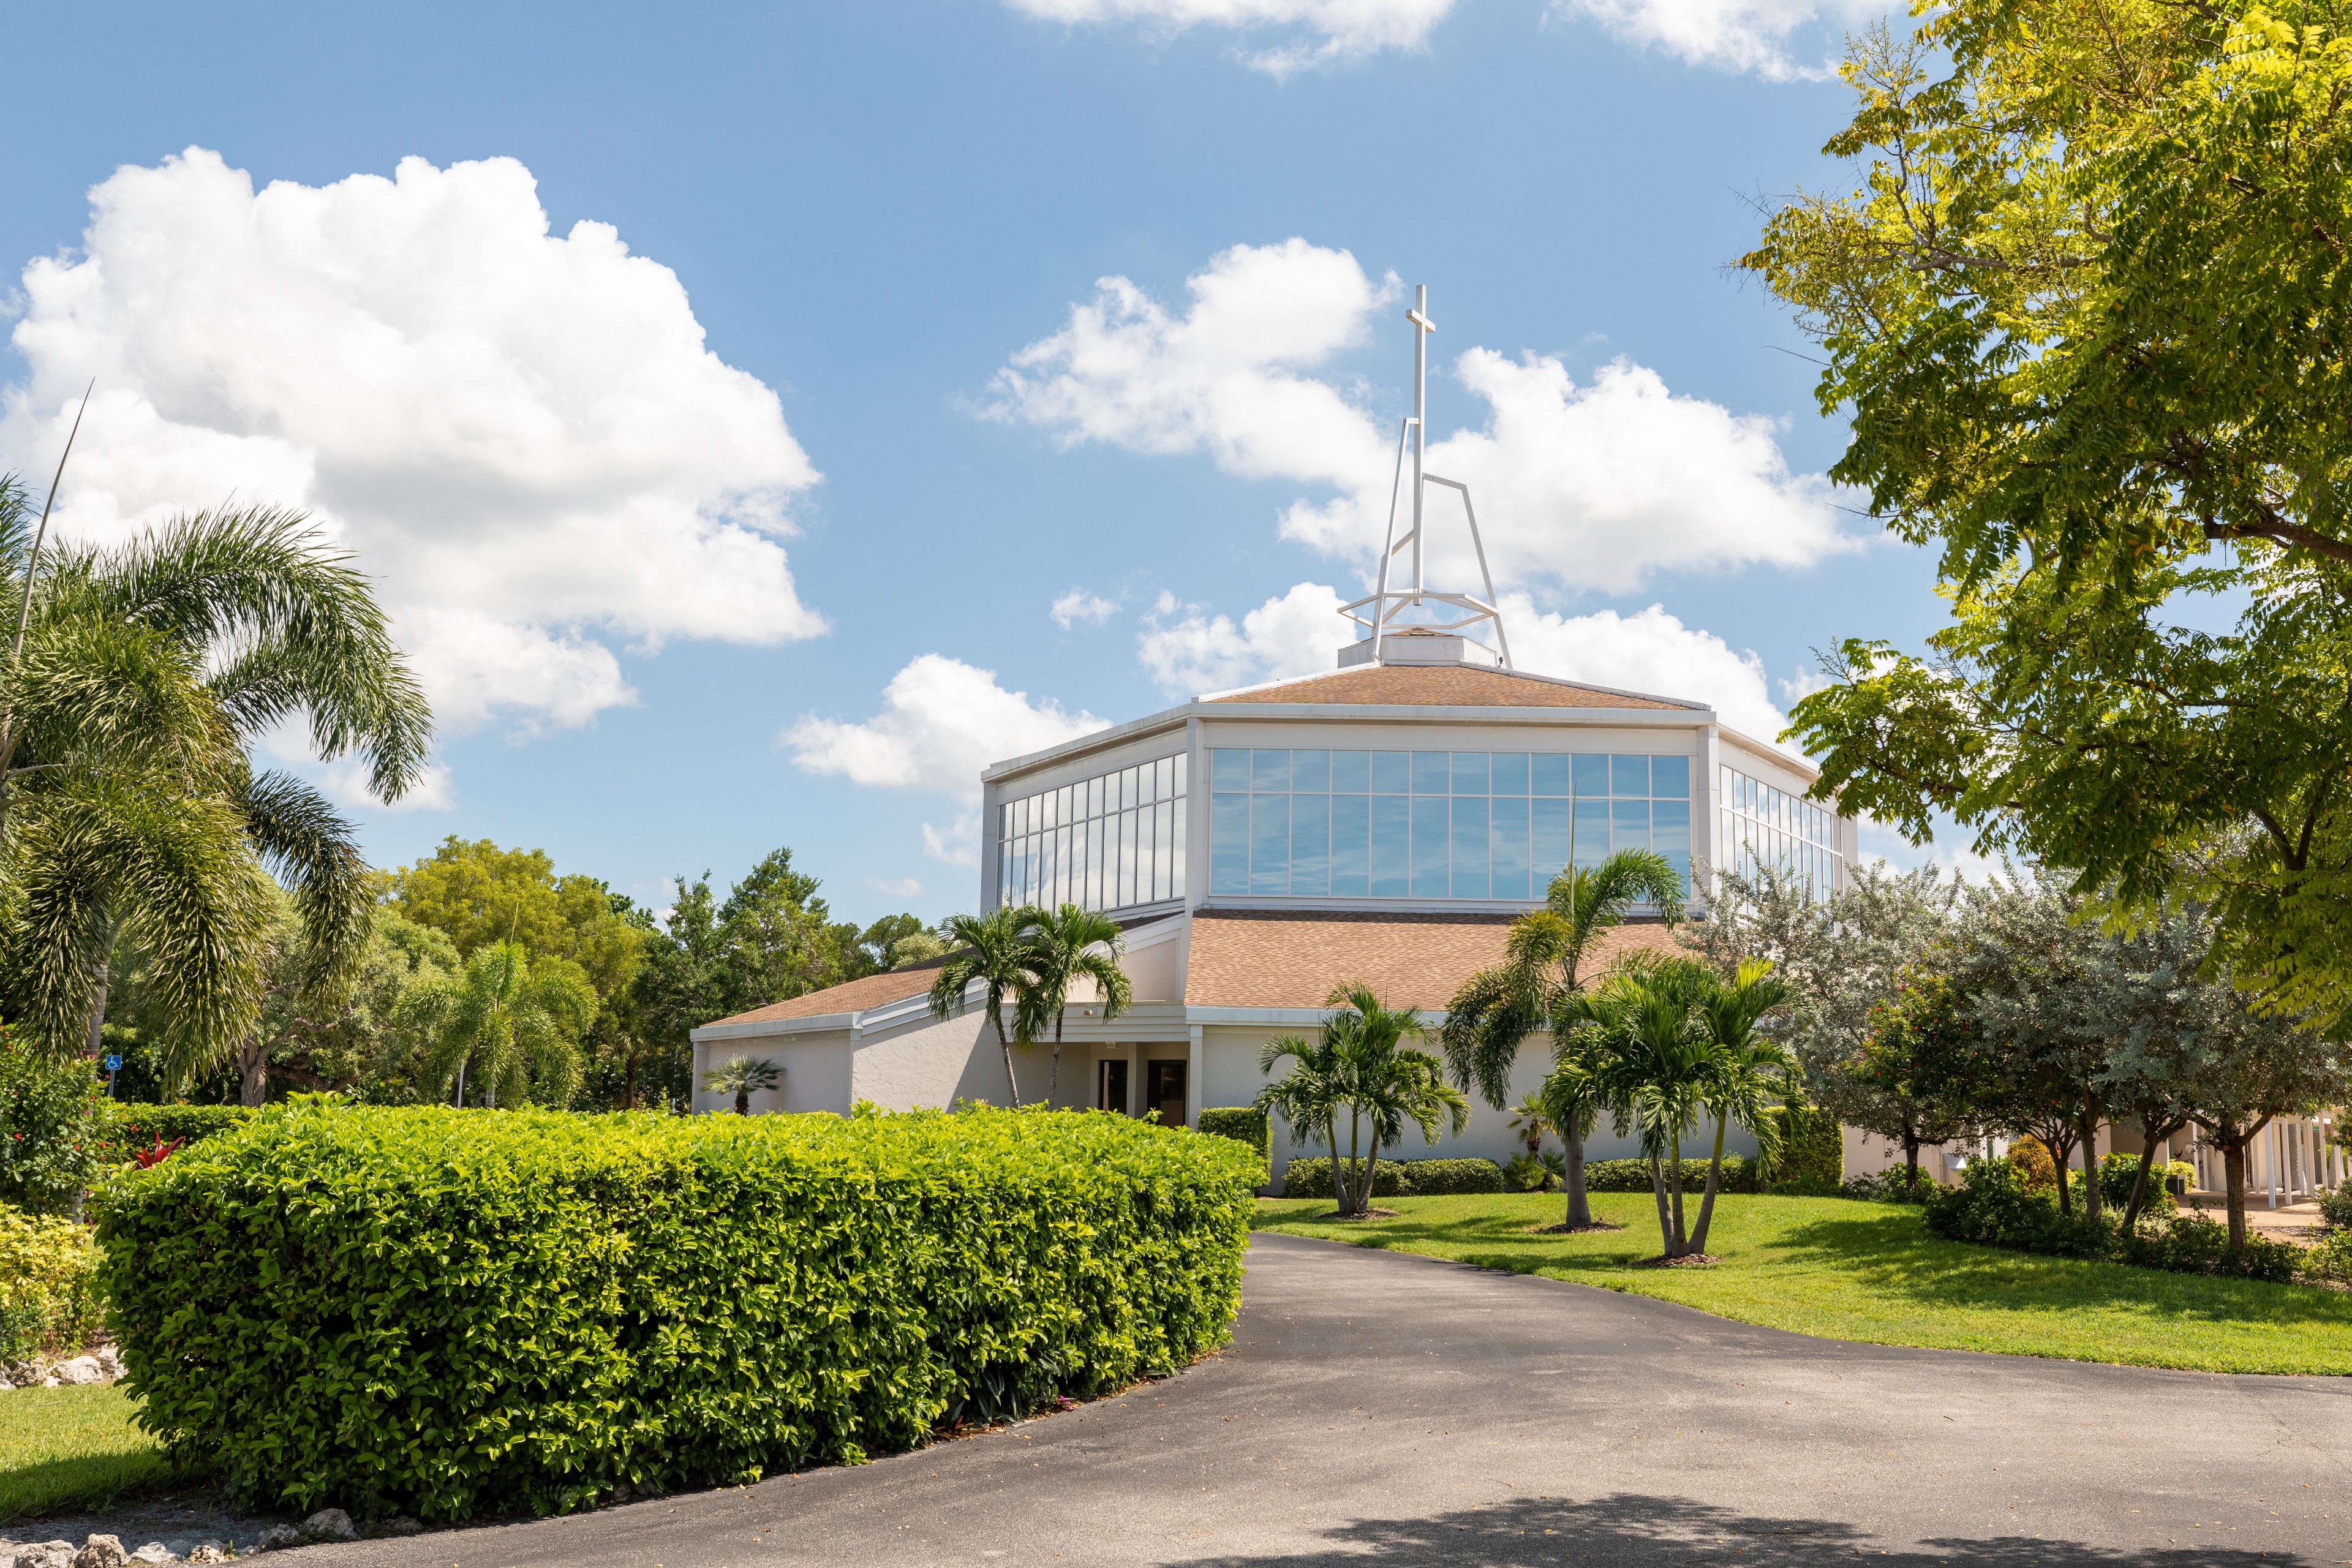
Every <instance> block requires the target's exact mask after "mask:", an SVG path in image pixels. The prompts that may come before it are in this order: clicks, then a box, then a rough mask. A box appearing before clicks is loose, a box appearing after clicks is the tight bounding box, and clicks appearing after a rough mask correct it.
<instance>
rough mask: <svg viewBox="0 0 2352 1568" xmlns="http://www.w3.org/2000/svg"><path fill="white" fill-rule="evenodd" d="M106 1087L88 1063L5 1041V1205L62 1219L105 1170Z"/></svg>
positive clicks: (0, 1122)
mask: <svg viewBox="0 0 2352 1568" xmlns="http://www.w3.org/2000/svg"><path fill="white" fill-rule="evenodd" d="M104 1092H105V1091H104V1088H103V1086H102V1085H101V1084H100V1083H99V1082H98V1081H97V1080H96V1079H93V1078H92V1077H91V1076H90V1064H89V1061H87V1060H86V1059H68V1060H64V1061H59V1060H58V1059H57V1058H53V1057H51V1056H49V1055H47V1053H46V1052H43V1051H39V1050H36V1049H34V1048H33V1047H29V1046H27V1045H26V1044H25V1043H24V1042H22V1041H21V1040H16V1039H6V1040H0V1204H7V1205H13V1206H15V1207H16V1208H21V1209H25V1210H27V1211H29V1212H31V1213H34V1214H63V1213H65V1212H66V1211H67V1210H68V1208H70V1207H71V1206H72V1205H73V1201H74V1199H75V1197H76V1196H77V1195H78V1194H79V1193H80V1192H81V1190H82V1189H83V1188H84V1187H87V1186H88V1185H89V1184H90V1183H91V1181H93V1180H94V1179H95V1178H96V1176H97V1174H98V1169H99V1153H100V1149H99V1144H100V1136H99V1123H98V1107H99V1105H100V1103H101V1099H102V1096H103V1094H104Z"/></svg>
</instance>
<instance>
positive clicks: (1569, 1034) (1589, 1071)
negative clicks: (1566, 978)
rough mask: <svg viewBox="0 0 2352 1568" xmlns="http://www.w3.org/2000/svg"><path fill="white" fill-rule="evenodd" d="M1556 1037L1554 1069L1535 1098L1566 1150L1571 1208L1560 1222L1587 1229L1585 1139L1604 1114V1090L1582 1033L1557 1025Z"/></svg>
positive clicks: (1565, 1177)
mask: <svg viewBox="0 0 2352 1568" xmlns="http://www.w3.org/2000/svg"><path fill="white" fill-rule="evenodd" d="M1554 1037H1555V1038H1556V1039H1557V1040H1558V1041H1559V1044H1558V1046H1557V1047H1554V1050H1553V1053H1552V1063H1551V1071H1550V1072H1549V1074H1547V1075H1546V1076H1545V1078H1544V1081H1543V1087H1542V1088H1541V1089H1538V1090H1537V1091H1536V1099H1537V1103H1538V1104H1540V1105H1541V1106H1542V1107H1543V1110H1544V1120H1545V1121H1549V1123H1550V1124H1551V1128H1552V1131H1556V1132H1558V1133H1559V1141H1560V1142H1561V1143H1562V1144H1563V1145H1565V1146H1566V1149H1567V1155H1566V1158H1565V1159H1564V1160H1563V1161H1562V1162H1561V1163H1562V1166H1563V1169H1562V1171H1561V1173H1560V1181H1561V1184H1563V1185H1564V1186H1566V1187H1567V1188H1568V1213H1567V1215H1565V1216H1563V1217H1562V1218H1561V1220H1560V1225H1561V1226H1562V1228H1564V1229H1568V1230H1589V1229H1591V1227H1592V1224H1593V1220H1592V1201H1591V1198H1590V1197H1589V1196H1588V1195H1587V1194H1586V1193H1585V1190H1584V1141H1585V1140H1586V1139H1588V1138H1590V1137H1591V1136H1592V1126H1593V1123H1594V1122H1596V1121H1600V1119H1601V1110H1603V1109H1604V1108H1605V1106H1604V1099H1605V1095H1604V1090H1603V1088H1602V1085H1601V1077H1600V1074H1599V1073H1598V1072H1597V1071H1596V1070H1595V1063H1594V1062H1593V1061H1592V1059H1591V1055H1590V1053H1589V1052H1588V1051H1587V1050H1586V1049H1585V1045H1584V1041H1583V1040H1582V1038H1581V1037H1580V1036H1578V1035H1577V1034H1576V1033H1575V1032H1574V1031H1573V1030H1570V1029H1558V1030H1556V1031H1555V1034H1554Z"/></svg>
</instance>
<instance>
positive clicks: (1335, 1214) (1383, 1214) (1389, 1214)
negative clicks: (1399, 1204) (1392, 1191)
mask: <svg viewBox="0 0 2352 1568" xmlns="http://www.w3.org/2000/svg"><path fill="white" fill-rule="evenodd" d="M1397 1213H1398V1211H1397V1210H1395V1209H1382V1208H1370V1209H1366V1210H1365V1211H1364V1212H1363V1213H1361V1214H1341V1213H1340V1212H1339V1210H1338V1209H1333V1210H1332V1211H1331V1212H1330V1213H1329V1214H1318V1215H1316V1216H1315V1217H1316V1218H1317V1219H1318V1220H1326V1219H1394V1218H1396V1216H1397Z"/></svg>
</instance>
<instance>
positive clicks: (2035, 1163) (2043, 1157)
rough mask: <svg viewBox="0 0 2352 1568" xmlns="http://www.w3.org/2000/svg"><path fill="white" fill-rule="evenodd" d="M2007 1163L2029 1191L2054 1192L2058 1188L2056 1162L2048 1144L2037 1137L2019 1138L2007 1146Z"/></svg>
mask: <svg viewBox="0 0 2352 1568" xmlns="http://www.w3.org/2000/svg"><path fill="white" fill-rule="evenodd" d="M2007 1157H2008V1160H2009V1163H2010V1166H2011V1169H2013V1170H2014V1171H2015V1172H2016V1173H2017V1179H2018V1180H2019V1181H2021V1182H2022V1183H2023V1184H2024V1185H2025V1190H2026V1191H2027V1192H2029V1193H2054V1192H2056V1191H2057V1190H2058V1163H2057V1162H2056V1161H2055V1160H2053V1159H2052V1158H2051V1157H2050V1145H2048V1144H2047V1143H2044V1142H2042V1140H2041V1139H2039V1138H2030V1137H2029V1138H2020V1139H2018V1140H2017V1141H2016V1142H2012V1143H2011V1144H2010V1146H2009V1154H2008V1156H2007Z"/></svg>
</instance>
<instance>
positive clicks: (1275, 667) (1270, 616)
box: [1135, 583, 1355, 697]
mask: <svg viewBox="0 0 2352 1568" xmlns="http://www.w3.org/2000/svg"><path fill="white" fill-rule="evenodd" d="M1339 604H1340V599H1339V593H1338V591H1337V590H1336V589H1333V588H1329V587H1327V586H1325V585H1324V584H1320V583H1301V584H1298V585H1297V587H1295V588H1293V589H1291V590H1290V592H1289V593H1287V594H1285V595H1283V596H1282V597H1280V598H1278V599H1268V600H1267V601H1266V602H1265V604H1263V605H1259V606H1258V607H1257V608H1256V609H1255V610H1252V611H1250V612H1249V613H1248V614H1247V615H1244V616H1243V617H1242V621H1241V625H1239V626H1235V625H1234V621H1233V617H1232V616H1220V615H1215V614H1213V613H1212V612H1211V610H1210V608H1209V606H1207V605H1187V604H1181V603H1180V602H1179V601H1178V600H1177V598H1176V596H1175V595H1173V594H1162V595H1160V602H1159V603H1158V604H1157V605H1153V606H1152V608H1151V611H1150V614H1149V615H1147V616H1145V617H1144V623H1143V631H1142V633H1141V634H1140V635H1139V636H1138V637H1137V638H1136V639H1135V646H1136V652H1137V655H1138V656H1139V658H1141V659H1142V661H1143V669H1144V673H1145V674H1147V675H1149V676H1150V678H1151V680H1152V683H1153V684H1154V685H1156V686H1158V687H1159V688H1160V689H1161V690H1162V691H1165V692H1166V693H1168V695H1170V696H1171V697H1197V696H1199V695H1201V694H1202V693H1203V692H1208V691H1230V690H1232V689H1234V688H1236V687H1241V686H1255V685H1256V684H1258V683H1259V682H1260V681H1265V680H1279V679H1283V678H1284V677H1285V676H1293V675H1320V674H1323V673H1325V672H1326V671H1328V670H1331V669H1333V668H1337V667H1338V656H1339V645H1340V644H1342V643H1345V642H1349V641H1351V640H1353V638H1354V636H1355V633H1354V630H1353V628H1351V627H1350V626H1349V624H1348V623H1347V622H1345V621H1343V620H1341V619H1340V618H1339Z"/></svg>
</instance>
